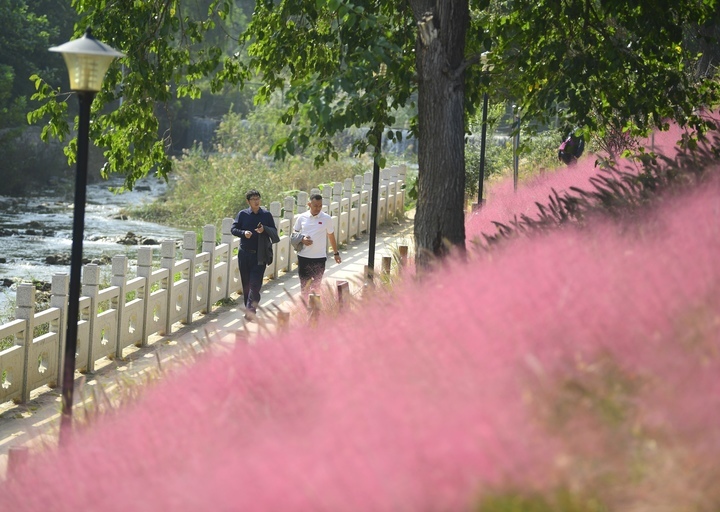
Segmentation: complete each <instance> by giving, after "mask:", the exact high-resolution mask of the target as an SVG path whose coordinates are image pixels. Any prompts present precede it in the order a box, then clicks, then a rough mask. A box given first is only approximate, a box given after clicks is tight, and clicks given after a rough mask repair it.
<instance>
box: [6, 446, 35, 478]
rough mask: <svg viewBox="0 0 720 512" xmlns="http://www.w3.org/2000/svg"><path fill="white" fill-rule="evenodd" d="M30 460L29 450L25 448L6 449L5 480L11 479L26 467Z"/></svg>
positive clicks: (13, 447)
mask: <svg viewBox="0 0 720 512" xmlns="http://www.w3.org/2000/svg"><path fill="white" fill-rule="evenodd" d="M29 460H30V450H29V448H28V447H27V446H11V447H10V448H9V449H8V459H7V478H8V480H10V479H13V478H15V477H16V476H17V474H18V473H19V472H20V471H21V470H22V469H23V468H24V467H25V466H26V465H27V463H28V461H29Z"/></svg>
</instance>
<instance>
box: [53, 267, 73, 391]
mask: <svg viewBox="0 0 720 512" xmlns="http://www.w3.org/2000/svg"><path fill="white" fill-rule="evenodd" d="M69 287H70V276H68V275H67V274H54V275H53V276H52V287H51V288H50V291H51V295H50V307H51V308H58V309H59V310H60V325H58V366H57V379H56V381H55V382H62V370H63V366H64V364H65V337H66V336H67V333H66V332H65V330H66V329H67V318H66V316H67V301H68V290H69Z"/></svg>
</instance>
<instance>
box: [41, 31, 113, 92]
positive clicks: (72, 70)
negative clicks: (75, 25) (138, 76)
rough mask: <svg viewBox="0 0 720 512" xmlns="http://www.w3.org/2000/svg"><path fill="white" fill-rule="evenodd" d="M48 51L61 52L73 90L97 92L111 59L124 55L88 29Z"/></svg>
mask: <svg viewBox="0 0 720 512" xmlns="http://www.w3.org/2000/svg"><path fill="white" fill-rule="evenodd" d="M50 51H51V52H59V53H62V56H63V58H64V59H65V64H66V65H67V68H68V75H69V77H70V89H72V90H73V91H93V92H97V91H99V90H100V89H102V81H103V78H104V77H105V73H106V72H107V70H108V68H109V67H110V64H111V63H112V61H113V60H115V59H116V58H117V57H124V56H125V54H123V53H120V52H119V51H117V50H115V49H113V48H111V47H110V46H108V45H106V44H104V43H101V42H100V41H98V40H97V39H95V38H94V37H93V36H92V34H91V33H90V29H87V30H86V31H85V35H83V36H82V37H81V38H80V39H75V40H73V41H70V42H67V43H65V44H61V45H60V46H53V47H52V48H50Z"/></svg>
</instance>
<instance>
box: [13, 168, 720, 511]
mask: <svg viewBox="0 0 720 512" xmlns="http://www.w3.org/2000/svg"><path fill="white" fill-rule="evenodd" d="M569 171H570V172H573V171H572V170H569ZM575 172H577V170H575ZM719 197H720V184H719V181H718V179H713V180H709V181H708V182H707V183H706V184H705V186H704V187H703V188H702V189H697V190H694V191H691V192H688V193H685V194H683V195H680V196H678V197H676V198H672V199H671V200H668V201H666V202H664V203H663V204H659V205H658V206H656V207H654V208H653V209H652V210H650V211H648V212H646V213H645V214H644V215H642V216H641V218H640V219H638V222H637V223H636V224H633V225H624V224H623V225H621V224H617V223H613V222H609V221H608V222H602V223H601V222H596V223H595V225H594V226H592V228H590V227H588V228H586V229H583V230H575V229H566V230H562V231H558V232H554V233H549V234H547V235H545V236H538V237H533V238H525V239H517V240H514V241H513V242H511V243H509V244H507V245H506V246H504V248H503V250H502V251H495V252H491V253H482V252H481V253H477V254H476V255H475V256H474V257H472V258H470V259H469V261H468V262H467V263H461V262H458V261H456V262H448V263H447V264H444V265H442V266H440V267H438V269H436V272H435V273H434V274H433V275H432V276H429V277H427V278H425V279H423V280H421V281H410V280H406V281H403V282H402V283H398V284H397V285H396V289H395V290H394V291H393V293H392V294H382V295H381V296H380V297H379V298H378V299H377V300H369V301H368V302H367V304H365V305H364V306H363V307H362V308H361V309H356V310H353V311H350V312H349V313H347V314H343V315H340V316H337V317H335V318H329V317H328V316H321V319H320V322H319V325H318V327H317V328H315V329H311V328H309V327H294V329H293V331H292V332H288V333H283V334H279V335H277V336H275V337H273V338H272V339H263V340H259V341H258V342H257V343H256V344H254V345H245V344H238V345H237V346H236V347H235V348H234V349H233V350H232V351H231V352H230V353H226V354H217V355H214V356H213V357H209V358H207V359H204V360H200V361H199V362H198V363H197V364H196V365H195V366H193V367H192V368H189V369H187V370H186V371H183V372H182V373H181V374H178V375H175V376H172V377H171V378H169V379H167V380H166V381H164V382H161V383H159V384H158V385H157V386H155V387H154V388H152V389H150V390H148V392H147V393H146V394H145V395H144V396H143V397H142V398H141V399H140V400H139V401H138V402H137V403H136V404H134V405H133V406H131V407H128V408H126V409H123V410H121V411H118V413H117V414H113V415H109V416H107V417H104V418H102V419H101V421H100V422H98V424H96V425H95V426H93V427H92V428H89V429H87V430H83V431H79V432H78V433H77V437H76V439H75V442H74V443H73V444H72V445H71V446H69V447H68V448H67V449H61V450H58V451H56V452H50V453H45V454H40V455H38V456H36V457H35V459H34V461H33V462H34V464H31V465H29V466H28V467H27V468H26V469H25V470H24V472H22V473H21V474H19V475H18V476H17V478H16V479H15V480H13V481H10V482H8V483H6V484H4V485H3V486H2V487H0V496H1V497H2V502H3V504H4V505H6V506H7V507H8V509H9V510H14V511H23V510H41V509H44V508H47V507H49V506H51V507H52V508H53V510H74V509H79V508H91V509H102V510H153V511H155V510H162V509H172V510H190V509H200V510H241V509H242V510H246V509H249V510H276V509H283V510H313V511H314V510H393V511H396V510H413V511H414V510H465V509H472V508H473V506H474V505H475V504H477V503H478V502H479V499H480V497H481V496H484V495H487V494H488V493H502V492H504V491H505V490H508V489H520V490H526V491H533V490H535V491H543V490H545V491H548V492H550V491H552V490H553V489H556V488H558V487H562V486H566V487H568V488H571V489H572V490H573V492H575V493H578V494H579V495H587V496H596V497H599V499H601V500H602V501H604V502H606V503H608V504H613V503H621V502H622V501H621V500H625V501H624V502H623V503H628V502H632V503H635V504H637V503H639V502H641V501H642V500H644V499H648V495H652V496H654V497H658V496H662V497H663V498H665V503H666V504H667V503H672V502H673V500H676V501H675V502H676V503H685V502H682V501H677V500H679V498H678V496H682V493H681V492H680V491H679V490H678V489H680V490H682V489H689V487H688V486H690V485H691V482H689V479H687V478H685V479H675V480H673V479H672V477H673V472H672V471H666V470H665V468H668V467H676V468H680V469H681V470H688V471H689V472H691V471H690V470H692V469H693V468H694V469H697V468H703V469H707V468H712V465H711V462H712V461H715V460H717V459H718V457H720V435H719V434H720V431H719V430H718V429H717V427H716V426H717V424H718V422H719V421H720V403H719V402H720V358H719V357H718V348H720V347H718V340H720V320H719V317H718V311H720V268H718V266H717V255H718V254H720V236H718V234H719V233H718V231H719V230H720V200H719V199H718V198H719ZM483 212H487V210H485V209H484V210H483ZM470 222H472V221H470ZM714 471H715V475H716V476H720V475H717V473H719V471H718V470H717V469H715V470H714ZM671 482H672V483H674V484H675V485H670V483H671ZM692 485H697V486H698V488H693V491H696V492H697V493H699V494H698V495H699V496H700V498H697V499H695V501H697V500H699V499H701V498H702V497H709V495H708V492H710V491H708V489H711V487H709V486H707V485H703V483H702V482H700V484H694V483H693V484H692ZM670 489H672V492H670V491H669V490H670ZM703 493H704V494H703ZM685 499H690V498H688V497H687V496H685ZM693 499H694V498H693ZM665 506H667V505H665ZM636 509H638V510H639V509H640V508H638V507H636Z"/></svg>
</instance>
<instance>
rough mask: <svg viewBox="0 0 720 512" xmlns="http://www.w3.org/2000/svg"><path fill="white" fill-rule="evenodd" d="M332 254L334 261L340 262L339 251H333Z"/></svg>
mask: <svg viewBox="0 0 720 512" xmlns="http://www.w3.org/2000/svg"><path fill="white" fill-rule="evenodd" d="M333 256H335V263H340V262H341V261H342V258H341V257H340V253H339V252H335V254H333Z"/></svg>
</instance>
